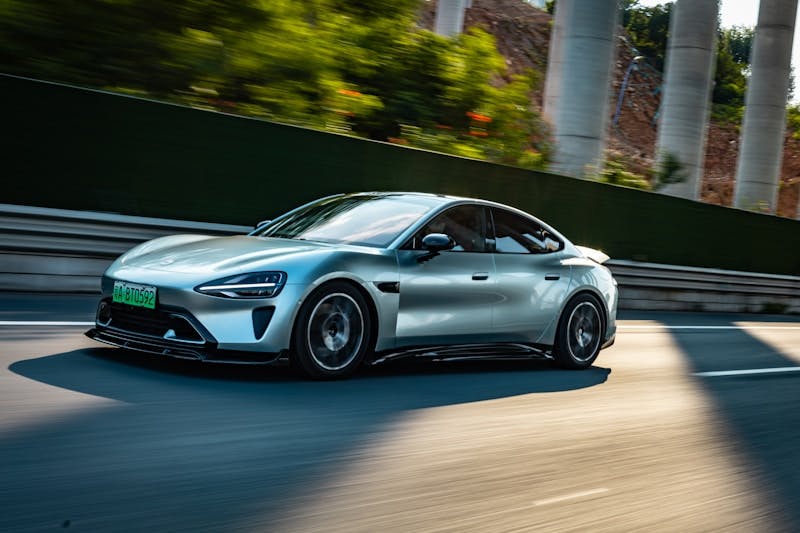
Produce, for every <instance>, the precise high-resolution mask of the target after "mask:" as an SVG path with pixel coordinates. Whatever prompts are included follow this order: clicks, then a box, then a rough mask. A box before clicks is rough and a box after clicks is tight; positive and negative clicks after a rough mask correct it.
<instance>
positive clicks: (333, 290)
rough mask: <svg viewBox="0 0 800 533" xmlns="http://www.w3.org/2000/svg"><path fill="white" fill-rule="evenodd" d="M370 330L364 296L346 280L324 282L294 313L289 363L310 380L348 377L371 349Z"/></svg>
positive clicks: (370, 324) (371, 329)
mask: <svg viewBox="0 0 800 533" xmlns="http://www.w3.org/2000/svg"><path fill="white" fill-rule="evenodd" d="M372 331H373V328H372V320H371V318H370V313H369V307H368V305H367V302H366V300H365V299H364V296H362V295H361V293H360V292H359V291H358V290H357V289H355V288H354V287H353V286H352V285H350V284H349V283H346V282H341V281H333V282H330V283H326V284H324V285H322V286H321V287H319V288H318V289H316V290H315V291H314V292H312V293H311V294H310V295H309V297H308V298H306V301H305V302H304V303H303V305H302V307H301V308H300V312H299V313H298V315H297V320H296V322H295V326H294V331H293V333H292V344H293V350H292V355H291V357H290V361H291V363H292V366H293V367H294V368H295V369H296V370H297V371H299V372H300V373H301V374H302V375H304V376H305V377H308V378H311V379H342V378H347V377H350V376H352V375H353V373H355V371H356V370H357V369H358V367H359V366H361V363H362V361H363V360H364V357H365V356H366V354H367V352H369V351H370V350H371V348H372V338H373V335H372Z"/></svg>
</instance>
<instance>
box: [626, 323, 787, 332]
mask: <svg viewBox="0 0 800 533" xmlns="http://www.w3.org/2000/svg"><path fill="white" fill-rule="evenodd" d="M617 329H785V330H789V331H792V330H800V326H755V325H754V326H749V325H747V326H669V325H666V324H651V325H643V324H617Z"/></svg>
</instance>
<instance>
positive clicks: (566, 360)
mask: <svg viewBox="0 0 800 533" xmlns="http://www.w3.org/2000/svg"><path fill="white" fill-rule="evenodd" d="M602 341H603V315H602V312H601V311H600V302H598V301H597V299H596V298H594V297H593V296H591V295H589V294H579V295H577V296H575V297H574V298H572V299H571V300H570V301H569V302H568V303H567V305H566V307H564V312H563V313H562V314H561V320H560V321H559V323H558V332H557V333H556V343H555V346H554V349H553V355H554V356H555V360H556V363H558V365H559V366H561V367H564V368H571V369H582V368H588V367H590V366H592V363H594V360H595V359H597V354H598V353H600V347H601V345H602V343H603V342H602Z"/></svg>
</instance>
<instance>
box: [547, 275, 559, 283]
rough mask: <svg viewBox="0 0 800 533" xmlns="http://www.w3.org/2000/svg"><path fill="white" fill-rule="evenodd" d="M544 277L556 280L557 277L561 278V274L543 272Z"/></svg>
mask: <svg viewBox="0 0 800 533" xmlns="http://www.w3.org/2000/svg"><path fill="white" fill-rule="evenodd" d="M544 279H546V280H547V281H556V280H557V279H561V276H559V275H558V274H545V275H544Z"/></svg>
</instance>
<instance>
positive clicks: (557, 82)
mask: <svg viewBox="0 0 800 533" xmlns="http://www.w3.org/2000/svg"><path fill="white" fill-rule="evenodd" d="M572 2H573V0H558V2H556V8H555V9H556V11H555V14H554V16H553V25H552V27H551V29H550V49H549V51H548V53H547V77H546V78H545V80H544V95H543V98H542V116H543V117H544V119H545V120H546V121H548V122H549V123H550V124H552V123H553V122H554V121H555V117H556V106H557V105H558V100H559V96H560V94H561V66H562V63H563V62H564V58H563V56H562V54H563V46H562V44H563V42H564V32H565V26H566V21H567V13H568V12H569V9H570V7H571V6H572Z"/></svg>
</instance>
